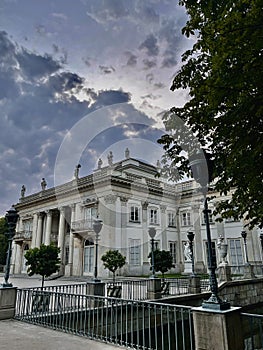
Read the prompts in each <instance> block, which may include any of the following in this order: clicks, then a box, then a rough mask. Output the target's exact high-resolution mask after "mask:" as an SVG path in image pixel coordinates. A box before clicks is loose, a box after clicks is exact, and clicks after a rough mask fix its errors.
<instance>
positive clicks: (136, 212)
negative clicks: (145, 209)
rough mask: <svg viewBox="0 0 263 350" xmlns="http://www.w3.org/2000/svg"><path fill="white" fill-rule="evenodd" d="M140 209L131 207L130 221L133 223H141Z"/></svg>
mask: <svg viewBox="0 0 263 350" xmlns="http://www.w3.org/2000/svg"><path fill="white" fill-rule="evenodd" d="M139 213H140V212H139V208H138V207H136V206H131V208H130V221H133V222H139V221H140V216H139Z"/></svg>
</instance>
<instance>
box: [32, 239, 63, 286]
mask: <svg viewBox="0 0 263 350" xmlns="http://www.w3.org/2000/svg"><path fill="white" fill-rule="evenodd" d="M59 252H60V248H58V247H56V246H55V245H54V244H50V245H45V244H41V245H40V248H37V247H36V248H31V249H29V250H28V251H27V252H26V253H25V259H26V266H28V268H27V273H28V275H29V276H33V275H35V274H37V275H40V276H42V287H43V285H44V278H45V277H49V276H51V275H52V274H53V273H55V272H57V271H59V268H60V259H59V257H58V254H59Z"/></svg>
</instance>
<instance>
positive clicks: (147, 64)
mask: <svg viewBox="0 0 263 350" xmlns="http://www.w3.org/2000/svg"><path fill="white" fill-rule="evenodd" d="M143 64H144V69H151V68H153V67H156V65H157V63H156V61H152V60H148V59H147V58H145V59H144V60H143Z"/></svg>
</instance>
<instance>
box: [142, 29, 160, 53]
mask: <svg viewBox="0 0 263 350" xmlns="http://www.w3.org/2000/svg"><path fill="white" fill-rule="evenodd" d="M139 49H140V50H145V51H146V53H147V55H148V56H158V54H159V47H158V41H157V38H156V37H155V36H154V35H153V34H150V35H149V36H148V37H147V38H146V40H145V41H144V42H143V43H141V45H140V46H139Z"/></svg>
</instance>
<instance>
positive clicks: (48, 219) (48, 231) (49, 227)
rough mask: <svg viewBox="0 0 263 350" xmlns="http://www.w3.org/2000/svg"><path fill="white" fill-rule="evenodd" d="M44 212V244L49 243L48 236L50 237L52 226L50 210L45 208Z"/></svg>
mask: <svg viewBox="0 0 263 350" xmlns="http://www.w3.org/2000/svg"><path fill="white" fill-rule="evenodd" d="M45 213H46V214H47V221H46V234H45V244H46V245H49V244H50V238H51V227H52V211H51V210H46V211H45Z"/></svg>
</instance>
